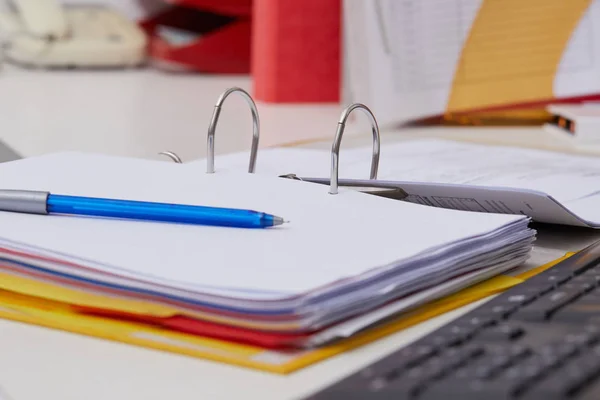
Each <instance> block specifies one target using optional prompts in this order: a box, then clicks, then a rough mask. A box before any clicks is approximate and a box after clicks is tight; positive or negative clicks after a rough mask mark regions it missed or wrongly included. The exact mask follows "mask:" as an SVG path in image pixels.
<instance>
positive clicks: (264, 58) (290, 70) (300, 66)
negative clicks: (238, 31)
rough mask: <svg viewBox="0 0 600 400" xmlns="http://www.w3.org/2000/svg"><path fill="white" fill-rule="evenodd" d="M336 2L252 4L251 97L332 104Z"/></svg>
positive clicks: (337, 54)
mask: <svg viewBox="0 0 600 400" xmlns="http://www.w3.org/2000/svg"><path fill="white" fill-rule="evenodd" d="M341 10H342V8H341V0H303V1H297V0H254V8H253V38H252V75H253V79H254V93H253V94H254V96H255V98H256V99H257V100H262V101H266V102H277V103H281V102H338V101H339V98H340V79H341V78H340V77H341V73H340V69H341V50H340V49H341V40H342V37H341V20H342V13H341Z"/></svg>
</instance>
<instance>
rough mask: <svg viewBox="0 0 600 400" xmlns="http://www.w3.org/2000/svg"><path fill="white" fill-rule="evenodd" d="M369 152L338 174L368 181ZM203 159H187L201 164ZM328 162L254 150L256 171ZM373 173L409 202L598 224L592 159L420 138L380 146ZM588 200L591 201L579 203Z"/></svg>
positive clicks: (599, 177) (323, 156) (348, 160)
mask: <svg viewBox="0 0 600 400" xmlns="http://www.w3.org/2000/svg"><path fill="white" fill-rule="evenodd" d="M370 154H371V148H370V147H361V148H352V149H346V150H344V151H343V152H341V154H340V174H339V176H340V178H347V179H359V180H360V179H367V178H368V174H369V171H370V163H371V159H370ZM242 160H244V161H245V162H246V163H247V153H236V154H230V155H227V156H223V157H222V158H217V164H218V165H220V167H221V168H222V169H224V170H239V169H240V168H241V161H242ZM203 162H204V161H203V160H198V161H195V162H193V163H190V164H191V165H194V166H195V167H200V166H201V165H202V163H203ZM330 162H331V155H330V152H329V151H326V150H305V149H268V150H265V151H264V154H262V153H259V156H258V162H257V165H258V167H257V173H259V174H270V175H282V174H285V173H295V174H296V175H298V176H300V177H319V178H329V166H330ZM377 178H378V179H379V180H382V181H393V182H398V183H399V186H401V187H402V188H403V189H405V190H406V191H407V192H408V193H409V194H410V196H409V197H408V198H407V199H406V200H407V201H411V202H415V203H419V204H429V205H433V206H437V207H447V208H452V209H458V210H469V211H480V212H495V213H516V214H519V213H520V214H527V215H529V216H531V217H533V218H534V219H537V220H540V221H544V222H551V223H562V224H568V225H576V226H588V225H595V226H599V225H600V215H599V213H598V212H597V211H596V210H597V209H598V207H596V204H597V203H596V202H595V201H594V200H593V198H594V197H593V196H594V195H596V194H600V158H597V157H591V156H577V155H570V154H561V153H557V152H549V151H541V150H531V149H523V148H515V147H504V146H487V145H479V144H471V143H461V142H455V141H449V140H441V139H423V140H414V141H406V142H399V143H391V144H384V145H383V146H382V149H381V158H380V163H379V173H378V176H377ZM505 189H509V190H505ZM586 197H589V198H590V199H589V200H579V199H583V198H586ZM573 213H575V214H576V215H573Z"/></svg>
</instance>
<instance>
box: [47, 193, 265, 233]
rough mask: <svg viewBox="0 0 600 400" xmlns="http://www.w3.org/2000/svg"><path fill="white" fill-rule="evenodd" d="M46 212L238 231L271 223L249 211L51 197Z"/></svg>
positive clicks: (261, 214)
mask: <svg viewBox="0 0 600 400" xmlns="http://www.w3.org/2000/svg"><path fill="white" fill-rule="evenodd" d="M47 210H48V212H49V213H51V214H52V213H54V214H75V215H88V216H98V217H107V218H119V219H132V220H148V221H160V222H172V223H183V224H197V225H212V226H227V227H239V228H264V227H268V226H272V225H273V219H274V218H273V216H272V215H270V214H265V213H262V212H256V211H251V210H241V209H230V208H219V207H205V206H194V205H182V204H168V203H152V202H143V201H130V200H113V199H103V198H90V197H78V196H63V195H54V194H50V195H49V196H48V200H47Z"/></svg>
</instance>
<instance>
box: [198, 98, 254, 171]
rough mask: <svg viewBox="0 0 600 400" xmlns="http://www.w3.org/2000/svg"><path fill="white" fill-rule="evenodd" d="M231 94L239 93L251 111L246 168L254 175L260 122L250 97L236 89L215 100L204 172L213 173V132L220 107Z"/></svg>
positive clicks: (219, 113)
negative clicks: (249, 146)
mask: <svg viewBox="0 0 600 400" xmlns="http://www.w3.org/2000/svg"><path fill="white" fill-rule="evenodd" d="M231 93H239V94H240V95H241V96H242V97H243V98H244V99H246V102H247V103H248V106H250V111H252V149H251V150H250V165H249V166H248V172H250V173H254V169H255V167H256V154H257V152H258V140H259V135H260V121H259V118H258V110H257V108H256V104H255V103H254V100H253V99H252V96H250V94H248V92H246V91H245V90H244V89H241V88H238V87H232V88H229V89H227V90H226V91H225V92H223V94H221V96H220V97H219V99H218V100H217V103H216V104H215V109H214V111H213V115H212V118H211V120H210V125H209V126H208V138H207V147H208V155H207V168H206V172H207V173H209V174H212V173H214V172H215V130H216V129H217V122H218V120H219V116H220V115H221V107H222V106H223V102H225V99H226V98H227V97H228V96H229V95H230V94H231Z"/></svg>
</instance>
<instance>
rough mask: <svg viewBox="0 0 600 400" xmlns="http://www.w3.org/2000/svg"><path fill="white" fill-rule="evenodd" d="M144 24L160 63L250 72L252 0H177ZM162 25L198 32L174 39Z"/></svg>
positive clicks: (210, 70)
mask: <svg viewBox="0 0 600 400" xmlns="http://www.w3.org/2000/svg"><path fill="white" fill-rule="evenodd" d="M171 3H172V4H173V5H171V6H170V7H168V8H167V9H166V10H164V11H163V12H161V13H159V14H157V15H155V16H153V17H152V18H150V19H149V20H147V21H145V22H144V23H143V24H142V25H143V27H144V28H145V30H146V31H147V32H148V34H149V37H150V45H149V50H148V52H149V56H150V58H151V59H152V60H154V61H155V62H156V64H157V66H163V67H165V66H168V67H169V68H176V69H183V70H192V71H198V72H205V73H221V74H247V73H249V72H250V45H251V40H250V38H251V33H252V31H251V30H252V19H251V12H252V0H227V1H225V0H177V1H171ZM159 27H168V28H173V29H178V30H181V31H185V32H189V33H191V34H195V35H197V36H196V39H195V40H192V41H191V42H184V43H183V44H181V43H172V42H170V41H169V40H167V39H165V38H164V37H161V35H160V34H159V33H158V28H159Z"/></svg>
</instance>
